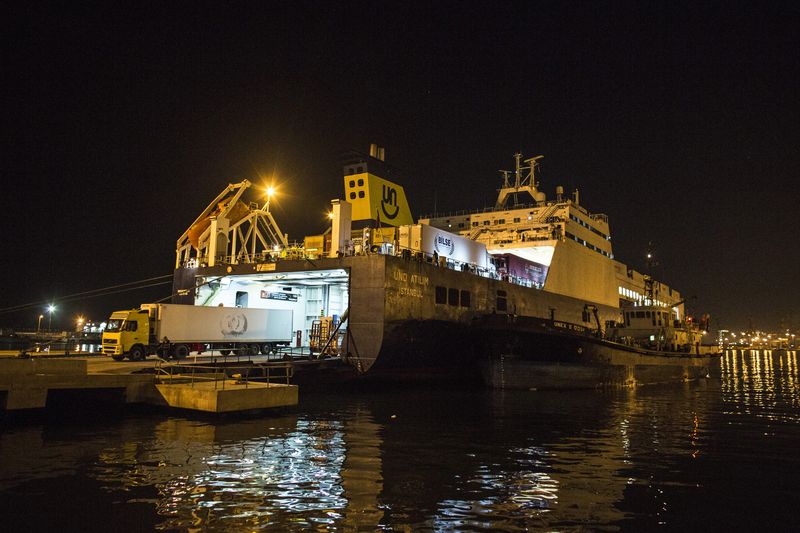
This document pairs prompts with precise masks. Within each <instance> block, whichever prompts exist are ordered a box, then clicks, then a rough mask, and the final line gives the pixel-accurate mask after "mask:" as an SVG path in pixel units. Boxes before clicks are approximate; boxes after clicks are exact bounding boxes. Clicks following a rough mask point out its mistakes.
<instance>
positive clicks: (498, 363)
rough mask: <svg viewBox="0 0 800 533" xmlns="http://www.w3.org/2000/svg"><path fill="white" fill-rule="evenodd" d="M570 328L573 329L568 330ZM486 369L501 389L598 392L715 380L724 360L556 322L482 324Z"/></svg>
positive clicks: (491, 382) (517, 319)
mask: <svg viewBox="0 0 800 533" xmlns="http://www.w3.org/2000/svg"><path fill="white" fill-rule="evenodd" d="M567 326H569V325H567ZM477 329H478V330H479V331H481V332H483V334H482V336H481V338H482V339H483V352H484V353H485V355H486V356H485V357H483V358H482V359H481V362H480V368H481V374H482V377H483V380H484V382H485V383H486V384H487V385H488V386H490V387H492V388H498V389H536V390H547V389H596V388H629V387H635V386H640V385H653V384H662V383H675V382H685V381H691V380H696V379H700V378H704V377H706V376H708V375H709V373H710V371H711V369H712V367H713V365H714V364H716V363H717V361H718V357H716V356H714V355H696V354H689V353H680V352H662V351H654V350H646V349H641V348H637V347H632V346H626V345H622V344H617V343H612V342H609V341H606V340H603V339H599V338H596V337H593V336H591V335H586V334H583V333H577V332H574V331H570V330H569V329H564V328H563V327H562V328H559V327H555V326H554V325H553V324H552V323H551V322H550V321H548V320H544V319H533V318H524V317H496V318H489V319H486V320H484V321H482V323H481V324H479V325H478V326H477Z"/></svg>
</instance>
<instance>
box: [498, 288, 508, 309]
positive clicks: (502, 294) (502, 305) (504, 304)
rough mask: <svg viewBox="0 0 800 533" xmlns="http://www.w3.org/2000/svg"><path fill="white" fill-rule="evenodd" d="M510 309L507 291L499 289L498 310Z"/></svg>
mask: <svg viewBox="0 0 800 533" xmlns="http://www.w3.org/2000/svg"><path fill="white" fill-rule="evenodd" d="M507 309H508V300H507V299H506V291H497V310H498V311H501V312H505V311H506V310H507Z"/></svg>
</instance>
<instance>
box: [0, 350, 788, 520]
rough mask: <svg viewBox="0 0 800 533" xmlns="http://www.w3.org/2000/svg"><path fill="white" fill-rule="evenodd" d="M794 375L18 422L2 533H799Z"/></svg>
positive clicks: (776, 367)
mask: <svg viewBox="0 0 800 533" xmlns="http://www.w3.org/2000/svg"><path fill="white" fill-rule="evenodd" d="M797 363H798V361H797V354H796V353H789V354H785V353H782V354H778V353H772V354H770V353H765V352H753V353H749V352H748V353H741V352H738V353H728V354H726V356H725V357H724V358H723V359H722V361H721V368H720V372H719V375H718V376H717V377H712V378H711V379H708V380H704V381H703V382H700V383H691V384H680V385H675V386H660V387H649V388H641V389H638V390H634V391H616V392H588V391H587V392H548V393H545V392H533V391H531V392H527V391H514V392H508V391H507V392H502V391H499V392H492V391H469V390H419V389H413V390H409V389H404V390H381V391H377V392H376V391H372V392H348V393H340V394H319V393H316V394H312V393H301V397H302V399H301V405H300V406H299V407H298V408H297V409H296V410H292V411H286V412H284V413H282V414H278V415H275V414H273V415H268V416H259V417H251V418H241V417H238V418H226V419H221V420H217V421H214V420H212V419H207V418H200V417H191V416H190V417H180V416H175V415H172V416H165V415H164V414H162V413H157V412H150V413H147V412H139V413H131V412H130V411H127V412H125V413H106V414H103V415H102V416H88V417H86V418H82V419H74V418H69V419H64V418H63V417H62V415H55V416H54V415H50V416H48V418H46V419H44V420H39V421H33V422H31V421H29V422H26V423H20V422H19V421H17V422H14V423H13V425H10V426H9V425H7V426H6V427H5V428H4V429H3V432H2V434H1V435H0V457H2V467H1V468H0V509H2V510H3V511H4V512H3V513H2V516H3V520H4V527H3V529H4V530H6V531H43V530H49V531H56V530H82V531H100V530H102V531H109V530H113V529H115V530H118V531H131V530H145V531H149V530H169V531H202V530H212V531H249V530H258V529H263V530H273V531H307V530H316V531H375V530H387V531H420V530H422V531H425V530H428V531H469V530H473V531H489V530H492V531H523V530H537V529H542V530H548V531H643V530H655V529H660V530H665V531H666V530H670V531H686V530H696V531H720V530H729V529H735V530H754V529H757V528H758V529H764V528H766V529H769V530H775V529H778V530H780V529H783V530H787V529H790V528H791V529H794V526H795V520H796V518H795V517H796V512H797V511H796V510H797V509H798V508H800V490H798V489H797V479H798V474H800V454H798V453H797V451H798V450H797V448H798V443H800V391H799V390H798V389H799V388H800V375H798V367H797ZM87 411H91V409H88V410H87Z"/></svg>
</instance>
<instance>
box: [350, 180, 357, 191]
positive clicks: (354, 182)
mask: <svg viewBox="0 0 800 533" xmlns="http://www.w3.org/2000/svg"><path fill="white" fill-rule="evenodd" d="M355 186H356V180H350V188H351V189H352V188H353V187H355Z"/></svg>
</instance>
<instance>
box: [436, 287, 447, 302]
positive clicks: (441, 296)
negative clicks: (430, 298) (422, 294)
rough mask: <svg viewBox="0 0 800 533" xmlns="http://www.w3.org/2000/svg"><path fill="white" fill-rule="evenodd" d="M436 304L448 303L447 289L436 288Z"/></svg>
mask: <svg viewBox="0 0 800 533" xmlns="http://www.w3.org/2000/svg"><path fill="white" fill-rule="evenodd" d="M436 303H437V304H446V303H447V288H446V287H436Z"/></svg>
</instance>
